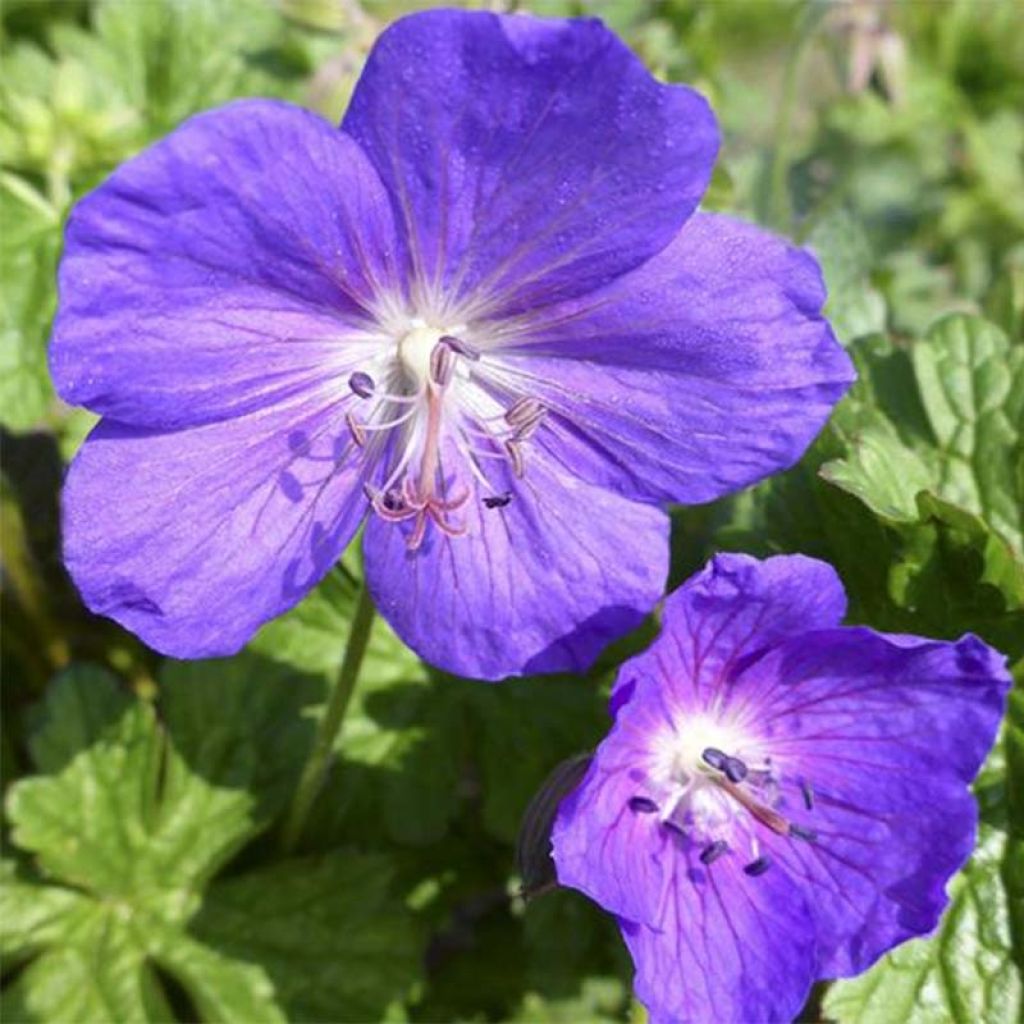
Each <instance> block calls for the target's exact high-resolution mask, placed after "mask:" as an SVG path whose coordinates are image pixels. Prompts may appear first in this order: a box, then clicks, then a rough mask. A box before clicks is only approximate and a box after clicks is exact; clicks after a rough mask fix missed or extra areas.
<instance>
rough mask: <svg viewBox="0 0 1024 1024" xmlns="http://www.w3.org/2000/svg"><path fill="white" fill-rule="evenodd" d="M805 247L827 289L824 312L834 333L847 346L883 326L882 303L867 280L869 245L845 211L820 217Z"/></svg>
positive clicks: (850, 215)
mask: <svg viewBox="0 0 1024 1024" xmlns="http://www.w3.org/2000/svg"><path fill="white" fill-rule="evenodd" d="M807 244H808V245H809V246H810V248H811V249H812V250H813V251H814V253H815V254H816V255H817V257H818V259H819V260H820V261H821V269H822V272H823V274H824V275H825V283H826V285H827V286H828V303H827V305H826V306H825V313H826V315H827V316H828V318H829V320H830V321H831V323H832V326H833V328H834V329H835V332H836V334H837V335H838V336H839V338H840V339H841V340H842V341H843V342H844V343H848V342H850V341H853V340H854V339H855V338H859V337H861V336H862V335H865V334H871V333H873V332H875V331H880V330H882V329H883V328H884V327H885V300H884V299H883V298H882V296H881V294H880V293H879V292H878V290H877V289H876V288H874V286H873V285H872V284H871V282H870V280H869V276H868V275H869V272H870V269H871V265H872V262H873V261H872V254H871V247H870V243H869V242H868V238H867V235H866V234H865V232H864V229H863V228H862V227H861V226H860V224H859V223H858V222H857V220H856V219H855V218H854V217H853V215H852V214H850V213H849V212H848V211H846V210H837V211H834V212H832V213H830V214H828V215H827V216H825V217H823V218H822V219H821V220H820V221H819V222H818V223H817V224H816V225H815V226H814V228H813V229H812V231H811V233H810V235H809V236H808V238H807Z"/></svg>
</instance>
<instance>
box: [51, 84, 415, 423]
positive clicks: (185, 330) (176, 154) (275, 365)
mask: <svg viewBox="0 0 1024 1024" xmlns="http://www.w3.org/2000/svg"><path fill="white" fill-rule="evenodd" d="M395 245H396V243H395V241H394V233H393V225H392V221H391V212H390V207H389V205H388V201H387V198H386V196H385V193H384V191H383V187H382V185H381V183H380V181H379V180H378V178H377V176H376V173H375V171H374V170H373V168H372V167H371V166H370V165H369V163H368V162H367V160H366V158H365V157H364V156H363V154H362V153H361V152H360V150H359V147H358V146H357V145H356V144H355V143H353V142H352V140H351V139H349V138H348V137H347V136H345V135H344V133H342V132H341V131H339V130H338V129H336V128H333V127H331V126H330V125H329V124H327V122H325V121H324V120H322V119H321V118H319V117H317V116H316V115H315V114H312V113H310V112H308V111H304V110H300V109H299V108H297V107H292V106H289V105H287V104H284V103H278V102H272V101H268V100H246V101H241V102H237V103H233V104H230V105H229V106H226V107H223V108H221V109H219V110H214V111H211V112H210V113H205V114H200V115H198V116H196V117H193V118H191V119H190V120H188V121H186V122H185V124H184V125H182V127H180V128H179V129H178V130H177V131H175V132H174V133H173V134H171V135H170V136H168V137H167V138H166V139H164V140H163V141H161V142H158V143H157V144H156V145H154V146H152V147H150V148H149V149H147V150H146V151H145V152H143V153H142V154H140V155H139V156H137V157H136V158H135V159H133V160H130V161H129V162H128V163H126V164H125V165H123V166H122V167H121V168H119V169H118V170H117V171H115V172H114V174H113V175H111V177H110V178H108V179H107V181H106V182H104V184H102V185H101V186H100V187H99V188H98V189H96V191H94V192H92V193H91V194H90V195H88V196H87V197H86V198H85V199H83V200H82V201H81V202H80V203H79V204H78V205H77V206H76V207H75V209H74V211H73V212H72V215H71V219H70V221H69V223H68V227H67V234H66V245H65V252H64V257H63V260H62V262H61V268H60V296H61V301H60V308H59V312H58V316H57V320H56V323H55V326H54V336H53V342H52V345H51V350H50V363H51V369H52V373H53V377H54V381H55V382H56V385H57V389H58V391H59V393H60V395H61V397H63V398H64V399H65V400H66V401H68V402H72V403H75V404H78V405H86V406H88V407H89V408H91V409H92V410H93V411H95V412H98V413H100V414H102V415H105V416H112V417H114V418H115V419H118V420H120V421H122V422H125V423H133V424H135V425H138V426H156V427H161V428H177V427H181V426H188V425H195V424H198V423H204V422H209V421H211V420H215V419H220V418H223V417H225V416H233V415H240V414H244V413H247V412H250V411H252V410H253V409H255V408H259V407H261V406H264V405H266V404H268V402H269V401H271V400H276V399H278V398H282V399H286V398H288V397H289V396H291V395H295V394H297V393H299V392H301V391H302V390H303V389H305V388H307V387H308V386H309V384H310V382H311V381H315V380H317V379H318V378H319V377H320V376H322V374H323V373H324V372H325V368H326V370H327V372H332V373H334V375H335V376H339V377H340V376H341V375H342V374H343V373H344V372H345V371H346V369H349V368H350V367H349V364H350V363H351V362H352V360H353V357H354V356H355V355H357V354H358V353H359V351H360V346H359V344H358V339H359V336H360V334H361V333H365V332H366V331H367V330H368V329H372V324H371V323H370V321H369V319H368V316H369V314H368V310H370V309H371V307H372V305H373V294H374V291H375V289H378V288H381V289H383V290H384V291H387V290H388V289H392V290H393V289H394V288H396V287H397V286H396V285H395V283H394V250H395ZM341 386H344V385H343V383H342V385H341Z"/></svg>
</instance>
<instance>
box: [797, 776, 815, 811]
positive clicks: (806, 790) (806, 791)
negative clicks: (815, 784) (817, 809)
mask: <svg viewBox="0 0 1024 1024" xmlns="http://www.w3.org/2000/svg"><path fill="white" fill-rule="evenodd" d="M800 792H801V793H802V794H803V798H804V807H806V808H807V810H809V811H813V810H814V790H813V789H811V784H810V783H809V782H801V783H800Z"/></svg>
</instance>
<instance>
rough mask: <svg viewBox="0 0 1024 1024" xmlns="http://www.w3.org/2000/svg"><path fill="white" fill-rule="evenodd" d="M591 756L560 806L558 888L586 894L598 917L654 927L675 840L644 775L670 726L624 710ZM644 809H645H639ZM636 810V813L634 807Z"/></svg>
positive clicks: (555, 834) (652, 715) (642, 709)
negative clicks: (655, 741) (605, 914)
mask: <svg viewBox="0 0 1024 1024" xmlns="http://www.w3.org/2000/svg"><path fill="white" fill-rule="evenodd" d="M630 711H631V712H632V713H631V714H630V716H629V720H628V721H626V720H624V719H623V718H619V720H618V721H617V722H616V723H615V725H614V726H613V728H612V731H611V732H610V733H609V734H608V736H607V737H606V738H605V739H604V740H603V741H602V743H601V745H600V746H599V747H598V749H597V751H596V753H595V754H594V758H593V761H592V762H591V765H590V769H589V771H588V772H587V774H586V776H585V778H584V779H583V781H582V782H581V783H580V784H579V786H578V787H577V788H576V789H575V791H574V792H572V793H570V794H569V796H567V797H566V798H565V799H564V800H563V801H562V803H561V806H560V807H559V809H558V815H557V817H556V818H555V824H554V828H553V829H552V832H551V849H552V856H553V858H554V861H555V865H556V867H557V872H558V881H559V883H560V884H561V885H568V886H571V887H572V888H574V889H579V891H580V892H583V893H586V894H587V895H588V896H589V897H590V898H591V899H592V900H594V901H595V902H596V903H599V904H600V905H601V906H602V907H604V909H605V910H607V911H609V912H610V913H613V914H616V915H618V916H620V917H624V918H627V919H628V920H631V921H636V922H639V923H643V924H648V925H653V926H658V923H659V922H660V920H661V918H662V916H663V914H664V902H665V899H666V898H667V895H668V893H667V886H669V885H670V884H673V883H674V881H675V864H676V860H675V858H676V856H677V854H678V851H677V849H676V843H675V841H674V839H675V837H674V836H673V834H672V833H671V832H670V831H669V830H668V829H666V828H665V826H664V825H662V823H661V815H662V812H664V811H665V810H666V809H665V808H664V807H661V806H659V801H658V797H659V796H660V794H658V793H657V792H655V791H654V790H653V789H652V787H651V783H650V778H649V776H648V775H647V773H646V772H645V766H646V765H647V764H648V763H649V761H650V759H651V751H650V745H651V743H650V738H651V737H652V736H653V735H656V734H657V732H658V731H659V730H662V729H664V728H665V727H666V725H668V726H669V727H670V723H666V722H665V721H664V719H663V718H661V719H660V720H659V711H660V708H659V705H658V704H657V703H656V702H651V701H648V702H645V704H644V705H643V706H640V705H636V706H632V705H631V707H630ZM646 801H650V803H646ZM637 802H639V806H638V805H637Z"/></svg>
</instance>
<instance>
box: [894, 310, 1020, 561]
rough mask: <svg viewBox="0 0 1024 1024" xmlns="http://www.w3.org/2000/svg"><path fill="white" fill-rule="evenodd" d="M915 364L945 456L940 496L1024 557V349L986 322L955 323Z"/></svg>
mask: <svg viewBox="0 0 1024 1024" xmlns="http://www.w3.org/2000/svg"><path fill="white" fill-rule="evenodd" d="M912 357H913V361H914V369H915V370H916V372H917V380H918V383H919V386H920V389H921V398H922V401H923V403H924V406H925V411H926V413H927V415H928V420H929V423H930V424H931V427H932V431H933V433H934V436H935V440H936V444H937V447H938V449H939V455H940V466H941V474H940V477H939V481H938V494H939V495H940V496H941V497H943V498H945V499H946V500H947V501H950V502H952V503H954V504H958V505H962V506H963V507H964V508H966V509H968V510H970V511H972V512H977V513H979V514H980V515H982V516H983V517H984V518H985V520H986V522H988V523H989V524H990V525H991V526H992V527H994V528H995V529H996V530H998V531H999V532H1000V533H1002V534H1003V535H1004V536H1005V537H1006V538H1007V539H1008V540H1009V541H1010V542H1011V543H1012V544H1013V545H1014V547H1015V548H1016V549H1017V551H1018V552H1024V473H1022V466H1024V436H1022V433H1024V348H1020V347H1018V346H1011V345H1010V343H1009V341H1008V340H1007V338H1006V335H1005V334H1003V332H1002V331H1001V330H1000V329H999V328H998V327H996V326H995V325H994V324H990V323H988V322H987V321H985V320H982V319H981V318H979V317H968V316H951V317H948V318H947V319H945V320H943V321H941V322H940V323H938V324H937V325H936V326H935V327H934V328H933V329H932V330H931V331H930V332H929V334H928V336H927V338H926V339H925V342H924V343H923V344H920V345H916V346H915V347H914V348H913V350H912Z"/></svg>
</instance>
